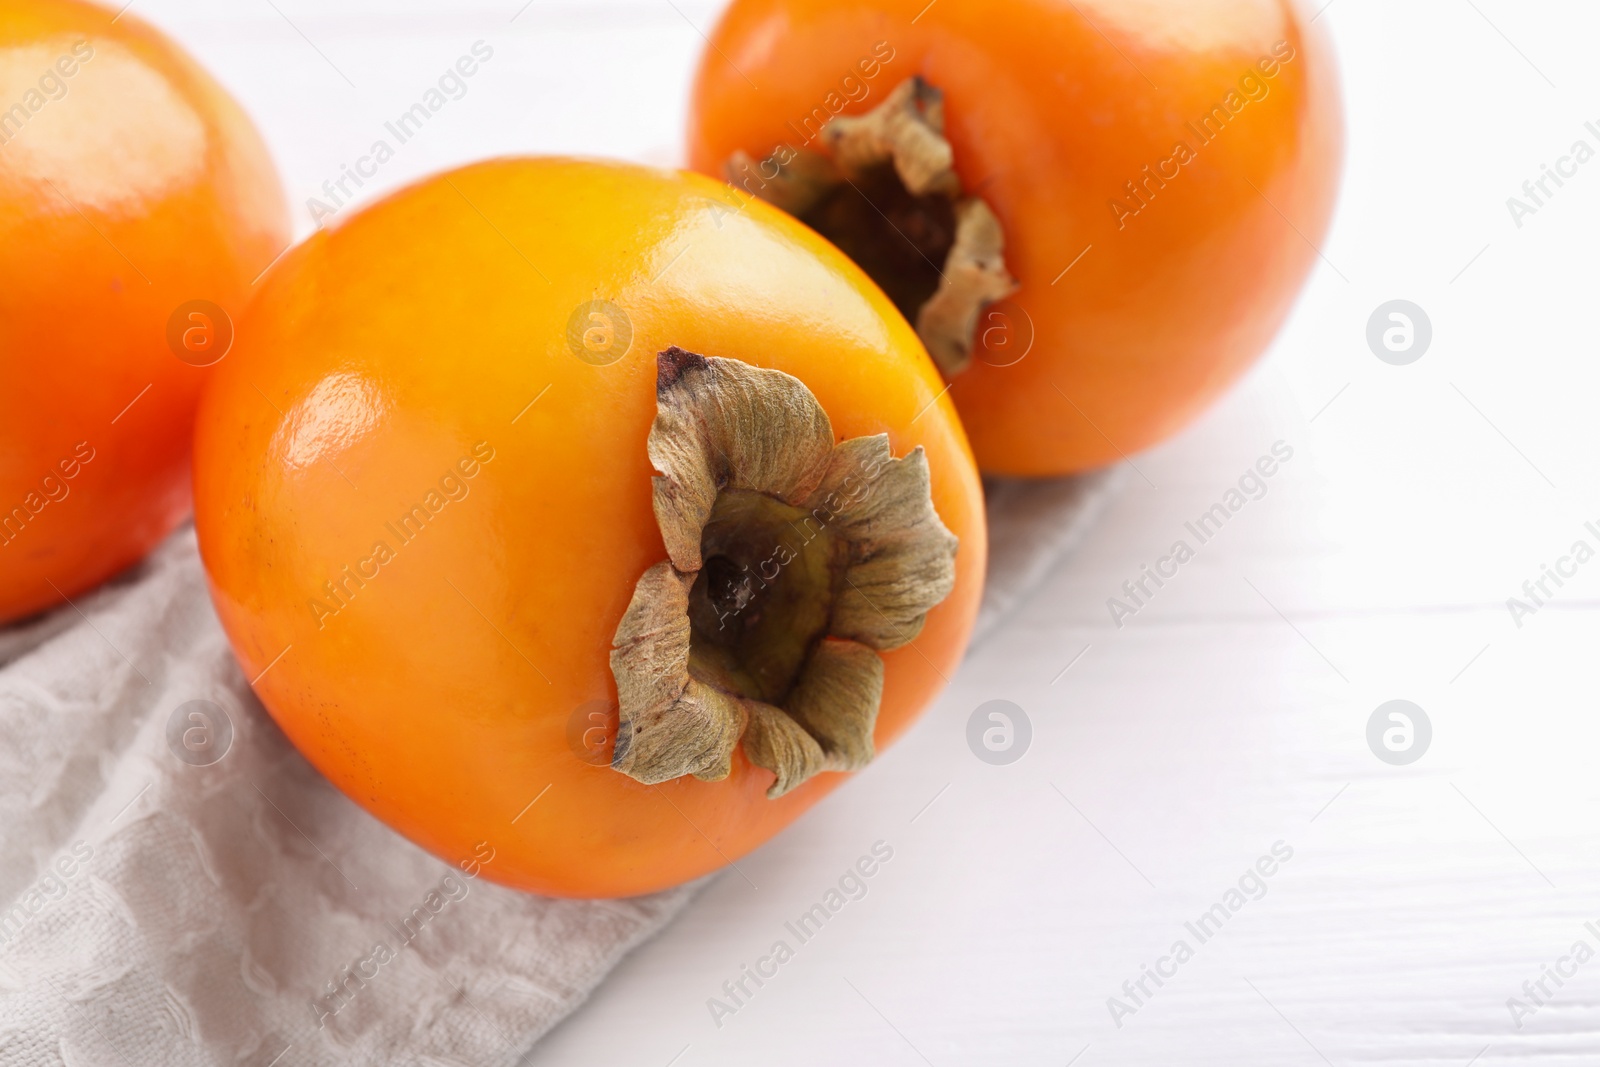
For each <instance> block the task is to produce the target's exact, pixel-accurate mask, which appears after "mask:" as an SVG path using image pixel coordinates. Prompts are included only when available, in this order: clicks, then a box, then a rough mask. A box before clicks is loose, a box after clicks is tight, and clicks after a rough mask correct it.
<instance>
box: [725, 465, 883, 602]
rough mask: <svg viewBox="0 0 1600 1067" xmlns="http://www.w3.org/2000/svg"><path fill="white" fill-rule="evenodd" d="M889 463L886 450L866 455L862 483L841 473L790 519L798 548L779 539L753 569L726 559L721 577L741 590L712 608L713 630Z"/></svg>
mask: <svg viewBox="0 0 1600 1067" xmlns="http://www.w3.org/2000/svg"><path fill="white" fill-rule="evenodd" d="M890 462H891V460H890V457H889V456H888V454H887V453H885V454H882V455H879V454H876V453H874V454H872V455H869V456H868V457H867V458H865V459H864V460H863V461H862V462H861V464H860V474H861V477H862V479H863V481H862V482H857V481H856V476H855V475H854V474H847V475H845V476H844V477H843V478H841V479H840V480H839V488H838V489H836V490H833V491H832V492H830V493H828V495H827V496H826V497H824V498H823V499H822V500H821V501H819V502H818V503H817V505H816V506H815V507H813V508H812V509H811V510H810V511H808V512H806V513H805V514H804V515H802V516H800V517H799V518H798V519H794V520H791V521H790V522H789V523H788V527H789V530H790V531H791V532H792V533H794V534H795V535H796V539H797V540H798V542H799V544H798V547H796V545H795V543H794V542H793V541H790V540H789V539H788V538H780V539H779V540H778V543H777V544H776V545H775V546H773V549H772V552H771V554H769V555H768V556H767V558H766V559H763V560H761V561H760V562H759V563H757V564H756V566H755V569H754V571H753V572H752V570H751V569H750V567H749V566H748V565H746V564H743V563H736V562H733V561H731V560H729V564H730V567H729V570H728V572H727V573H725V574H723V575H722V580H723V581H724V582H727V583H729V584H730V587H731V586H737V587H738V588H739V589H740V590H741V592H740V594H739V595H738V596H736V597H734V598H733V600H732V603H731V606H729V607H728V608H727V609H726V610H724V608H722V607H720V606H719V607H718V608H717V609H716V612H717V629H718V630H721V629H723V628H725V627H726V626H727V625H728V621H729V620H730V619H737V618H738V616H739V615H741V614H742V613H743V612H744V610H745V608H747V607H749V606H750V604H751V603H752V602H753V601H754V600H755V596H756V594H757V593H758V592H764V591H765V590H766V589H767V587H768V586H769V585H772V584H774V583H776V582H777V580H778V576H779V575H780V574H782V573H783V569H784V568H785V567H787V566H788V565H789V564H791V563H793V562H794V561H795V560H796V559H799V558H800V554H801V553H802V552H804V551H805V549H806V547H807V546H808V545H810V544H811V542H812V541H815V540H816V539H817V537H818V536H819V535H821V534H822V533H823V532H824V531H826V530H827V528H828V526H829V524H831V523H833V522H835V521H836V520H837V519H838V518H839V516H841V515H843V514H844V513H845V512H847V511H849V510H850V509H851V508H853V507H855V506H856V505H857V504H859V503H861V502H862V501H863V500H865V499H866V496H867V489H868V488H869V487H870V486H871V485H872V483H873V482H874V481H876V480H877V478H878V475H879V474H881V473H883V471H884V469H885V468H886V467H888V466H889V463H890ZM723 559H727V557H723Z"/></svg>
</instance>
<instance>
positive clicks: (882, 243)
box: [726, 78, 1017, 378]
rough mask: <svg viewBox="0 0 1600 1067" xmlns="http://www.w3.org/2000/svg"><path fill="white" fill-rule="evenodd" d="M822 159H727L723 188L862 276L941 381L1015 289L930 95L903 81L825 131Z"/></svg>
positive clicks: (995, 230)
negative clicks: (733, 188) (796, 223)
mask: <svg viewBox="0 0 1600 1067" xmlns="http://www.w3.org/2000/svg"><path fill="white" fill-rule="evenodd" d="M822 141H823V143H824V144H825V145H826V146H827V148H828V154H826V155H824V154H822V153H819V152H812V151H810V150H809V149H804V148H802V149H792V148H788V147H784V148H780V149H779V150H778V151H776V152H774V153H773V154H772V155H771V156H769V157H768V158H767V159H766V160H764V161H762V163H761V164H759V165H758V164H757V163H756V162H755V161H754V160H752V159H751V158H750V156H749V155H747V154H746V153H744V152H735V153H734V154H733V155H732V156H731V157H729V159H728V162H727V165H726V171H727V177H728V180H729V181H731V182H733V183H734V184H735V185H738V186H740V187H741V188H744V189H747V190H748V191H749V192H751V193H753V194H755V195H756V196H759V197H761V198H762V199H763V200H766V201H768V202H770V203H772V204H774V205H776V206H777V207H780V208H782V209H783V210H784V211H787V212H788V213H789V214H791V215H793V216H795V217H796V218H798V219H799V220H800V221H802V222H804V223H805V224H806V225H808V226H810V227H811V228H812V229H814V230H816V231H817V232H818V233H820V234H822V235H823V236H824V237H826V238H828V240H830V241H832V242H833V243H834V244H835V245H836V246H837V247H838V248H839V250H840V251H842V252H843V253H844V254H845V255H847V256H849V257H850V258H851V259H853V260H855V261H856V263H857V264H858V265H859V266H860V267H861V269H862V270H864V271H866V272H867V274H868V276H870V277H871V278H872V280H873V281H875V282H877V283H878V285H879V287H881V288H882V289H883V291H884V292H885V293H886V294H887V295H888V297H889V299H890V300H892V301H894V304H895V306H896V307H898V308H899V309H900V311H901V313H902V314H903V315H905V317H906V318H907V319H908V320H910V321H911V322H912V323H913V324H914V325H915V326H916V328H917V334H918V336H920V337H921V338H922V343H923V344H924V345H926V346H927V348H928V353H929V354H930V355H931V356H933V359H934V362H935V363H937V364H938V365H939V369H940V370H942V371H943V372H944V374H945V376H946V377H947V378H948V377H953V376H955V375H956V374H959V373H960V372H961V371H963V370H965V369H966V367H967V365H968V364H969V363H970V362H971V361H972V346H973V338H974V334H975V333H976V331H977V324H978V315H979V313H980V312H982V311H983V309H984V307H985V306H986V305H988V304H991V303H993V302H994V301H996V300H1001V299H1003V298H1005V297H1007V296H1009V295H1011V294H1012V293H1014V292H1016V289H1017V283H1016V280H1015V279H1013V278H1012V277H1011V274H1010V273H1009V272H1008V271H1007V270H1006V264H1005V234H1004V233H1003V232H1002V231H1001V228H1000V220H999V219H997V218H996V217H995V214H994V212H993V211H992V210H991V209H990V208H989V205H988V204H986V203H984V201H983V200H981V199H980V198H978V197H976V196H969V195H966V194H965V193H963V191H962V188H961V180H960V179H959V178H958V177H956V173H955V170H954V169H953V166H952V164H953V160H954V156H953V154H952V152H951V149H950V142H949V141H946V140H945V138H944V103H943V96H942V94H941V93H940V92H939V90H938V89H936V88H934V87H933V86H931V85H929V84H928V83H927V82H925V81H923V80H922V79H921V78H908V79H907V80H905V81H903V82H901V83H900V84H899V85H898V86H896V87H895V89H894V91H893V92H891V93H890V94H889V96H888V98H887V99H885V100H884V102H883V103H882V104H880V105H878V107H877V108H876V109H874V110H872V111H869V112H868V113H866V114H865V115H860V116H854V117H852V116H840V117H839V118H836V119H833V120H832V121H831V122H829V123H828V124H827V125H826V126H824V127H823V128H822Z"/></svg>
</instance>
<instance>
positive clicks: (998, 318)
mask: <svg viewBox="0 0 1600 1067" xmlns="http://www.w3.org/2000/svg"><path fill="white" fill-rule="evenodd" d="M1031 351H1033V317H1032V316H1030V315H1029V314H1028V311H1027V309H1026V308H1024V307H1023V306H1022V305H1021V304H1015V303H1012V302H1011V301H1010V300H1000V301H996V302H995V303H993V304H990V305H989V306H988V307H986V308H984V309H983V310H982V311H981V312H979V313H978V324H977V326H976V327H974V329H973V336H972V354H973V355H974V356H976V357H977V358H978V359H980V360H982V361H983V362H985V363H987V364H989V366H991V367H1012V366H1015V365H1016V364H1018V363H1021V362H1022V360H1023V358H1024V357H1025V356H1027V354H1028V353H1029V352H1031Z"/></svg>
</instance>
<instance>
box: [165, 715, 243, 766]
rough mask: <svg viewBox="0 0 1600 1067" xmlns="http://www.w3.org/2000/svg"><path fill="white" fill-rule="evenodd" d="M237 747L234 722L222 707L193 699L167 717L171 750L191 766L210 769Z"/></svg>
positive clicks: (168, 741)
mask: <svg viewBox="0 0 1600 1067" xmlns="http://www.w3.org/2000/svg"><path fill="white" fill-rule="evenodd" d="M232 747H233V720H232V719H230V718H228V713H227V712H226V711H224V710H222V706H221V705H219V704H215V703H213V702H211V701H209V700H190V701H186V702H185V703H182V704H179V705H178V706H177V707H176V708H173V709H172V714H171V715H170V716H168V717H167V748H169V749H171V750H172V754H173V755H174V756H177V757H178V758H179V759H180V760H182V761H183V762H184V763H187V764H189V765H190V766H191V767H209V766H211V765H212V764H213V763H215V762H217V761H218V760H220V759H221V758H222V757H223V756H226V755H227V754H228V749H230V748H232Z"/></svg>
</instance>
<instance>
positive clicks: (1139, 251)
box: [689, 0, 1343, 475]
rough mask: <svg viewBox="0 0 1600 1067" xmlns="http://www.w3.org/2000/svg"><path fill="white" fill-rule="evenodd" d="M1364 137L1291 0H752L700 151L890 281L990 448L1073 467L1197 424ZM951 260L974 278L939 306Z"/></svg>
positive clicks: (1310, 246) (718, 56) (1275, 322)
mask: <svg viewBox="0 0 1600 1067" xmlns="http://www.w3.org/2000/svg"><path fill="white" fill-rule="evenodd" d="M900 87H906V93H907V95H905V96H903V97H896V96H895V92H896V90H897V88H900ZM886 102H887V104H888V107H887V109H885V104H886ZM865 115H875V116H876V117H875V118H874V119H873V121H872V123H870V124H865V125H864V124H863V122H862V120H861V119H860V117H861V116H865ZM838 116H850V117H853V118H847V119H846V120H845V121H844V122H843V123H841V122H840V121H839V119H838ZM830 130H831V132H830ZM908 130H909V131H910V132H909V133H908V132H907V131H908ZM929 134H940V135H942V137H941V138H940V139H939V140H938V142H937V143H934V142H932V141H930V139H929V136H928V135H929ZM897 138H898V146H897V147H896V143H895V142H896V140H897ZM1342 139H1343V127H1342V114H1341V107H1340V102H1339V96H1338V86H1337V75H1336V71H1335V69H1334V63H1333V57H1332V52H1331V47H1330V44H1329V43H1328V41H1327V40H1326V39H1325V36H1324V35H1323V34H1322V32H1321V27H1318V26H1314V25H1312V24H1311V23H1310V22H1309V21H1308V14H1307V12H1306V11H1304V10H1303V9H1301V8H1300V7H1297V6H1296V5H1295V4H1294V3H1293V2H1292V0H1077V2H1067V0H937V2H935V3H929V2H928V0H734V2H733V3H732V5H731V6H730V7H729V8H728V9H727V11H726V13H725V14H724V15H723V17H722V20H721V22H720V23H719V24H718V26H717V27H716V29H715V30H714V31H713V33H712V34H711V37H710V39H709V44H708V47H707V48H706V50H705V53H704V56H703V58H702V60H701V64H700V68H699V72H698V76H697V78H696V81H695V86H694V96H693V103H692V108H691V118H690V130H689V154H690V160H691V165H692V166H693V167H694V168H695V169H697V170H700V171H701V172H703V173H705V174H709V175H715V176H717V177H725V178H727V179H728V180H730V181H733V182H734V183H735V184H737V185H740V186H743V187H744V188H746V189H748V190H749V191H751V192H753V193H756V194H757V195H759V196H762V197H763V198H765V199H769V200H772V201H773V202H775V203H779V204H780V206H786V207H787V208H788V209H790V210H792V211H794V212H795V213H796V214H799V215H800V217H802V218H803V219H805V220H806V221H807V222H808V223H810V224H811V225H813V226H814V227H816V228H817V229H818V230H820V231H821V232H823V233H824V234H825V235H827V236H828V237H829V238H830V239H832V240H834V241H835V242H836V243H838V244H839V245H840V247H841V248H843V249H845V250H846V251H847V252H850V253H851V254H852V255H853V256H855V258H857V259H858V261H860V262H861V263H862V264H863V266H865V267H866V268H867V270H868V273H869V274H872V275H873V277H874V278H875V279H877V280H878V281H879V282H880V283H881V284H883V285H884V288H885V290H886V291H887V292H889V294H890V295H891V297H893V298H894V299H895V301H896V303H897V304H898V305H899V306H900V307H901V309H902V310H903V311H904V312H906V314H907V317H908V318H909V319H911V321H912V322H914V323H917V324H918V330H919V333H921V334H922V336H923V338H924V340H925V341H927V342H928V346H929V349H930V351H931V352H932V354H933V355H934V357H935V359H936V360H937V361H938V362H939V364H940V366H941V368H942V369H944V370H945V372H946V374H947V375H948V376H949V377H950V378H951V383H952V385H951V394H952V396H954V397H955V401H956V408H957V410H959V411H960V413H961V417H962V421H963V423H964V424H965V426H966V429H967V433H968V435H969V436H970V438H971V440H972V445H973V450H974V452H975V453H976V454H977V457H978V461H979V465H980V466H981V467H982V468H983V469H984V470H986V471H992V472H995V473H1002V474H1013V475H1054V474H1064V473H1070V472H1074V471H1079V470H1083V469H1086V468H1090V467H1094V466H1097V465H1101V464H1105V463H1108V462H1113V461H1115V460H1117V459H1118V458H1119V457H1121V456H1125V455H1126V454H1128V453H1131V452H1134V451H1136V450H1138V449H1141V448H1145V447H1147V446H1149V445H1151V444H1154V443H1156V442H1158V441H1160V440H1162V439H1163V438H1165V437H1167V436H1169V435H1171V434H1173V433H1175V432H1176V431H1177V430H1179V429H1180V428H1181V427H1183V426H1184V425H1185V424H1186V423H1187V422H1189V421H1190V420H1191V419H1193V418H1194V417H1195V416H1196V414H1197V413H1198V412H1200V411H1201V410H1203V409H1204V408H1205V407H1206V406H1207V405H1208V404H1209V403H1210V402H1211V401H1212V400H1213V399H1214V398H1215V397H1216V396H1217V395H1218V394H1219V393H1220V392H1221V391H1222V390H1223V389H1225V388H1226V387H1227V386H1228V385H1229V384H1231V383H1232V382H1233V381H1234V380H1235V379H1236V378H1238V377H1239V375H1240V374H1241V373H1243V371H1244V369H1245V368H1246V367H1247V366H1248V365H1249V364H1250V363H1251V362H1252V361H1253V360H1254V359H1255V358H1256V357H1257V355H1258V354H1259V353H1260V352H1261V351H1262V350H1263V349H1264V348H1265V346H1266V345H1267V343H1268V342H1269V341H1270V340H1271V338H1272V336H1273V335H1274V333H1275V332H1276V331H1277V329H1278V327H1279V325H1280V324H1281V323H1282V321H1283V319H1284V317H1285V316H1286V314H1287V313H1288V309H1289V307H1290V304H1291V302H1292V301H1293V299H1294V297H1295V294H1296V292H1297V291H1298V289H1299V288H1300V285H1301V282H1302V280H1303V279H1304V277H1305V275H1306V273H1307V270H1308V269H1309V267H1310V266H1311V264H1312V263H1313V262H1314V261H1315V259H1316V258H1317V255H1318V253H1317V248H1316V246H1317V242H1319V241H1321V240H1322V236H1323V234H1324V233H1325V232H1326V229H1327V225H1328V221H1329V217H1330V214H1331V212H1332V208H1333V202H1334V198H1335V193H1336V190H1337V184H1338V170H1339V165H1340V158H1341V153H1342ZM941 145H943V146H947V147H943V148H941V147H940V146H941ZM941 153H943V154H941ZM830 161H831V164H832V166H829V165H828V164H829V162H830ZM891 163H892V164H893V166H892V167H891V166H890V164H891ZM908 163H909V164H910V166H907V164H908ZM952 167H953V177H951V175H950V170H951V168H952ZM919 168H920V170H919ZM940 168H943V169H942V170H941V169H940ZM891 177H892V178H894V179H898V180H896V181H890V178H891ZM844 179H849V181H850V183H851V185H850V187H846V186H845V185H844V184H843V180H844ZM918 182H921V183H922V184H921V185H917V183H918ZM908 183H909V184H908ZM963 200H980V201H982V202H983V204H984V205H985V206H986V207H987V209H990V211H991V212H992V215H990V216H989V217H988V218H987V219H985V218H979V217H974V218H973V219H971V220H967V219H966V218H965V217H964V216H963V215H962V212H961V209H962V204H963ZM866 202H870V204H871V205H873V206H872V208H871V209H868V207H867V206H866ZM952 203H953V204H954V205H955V209H956V210H955V215H954V217H953V218H952ZM993 220H998V224H999V226H998V230H997V231H995V230H993V228H992V222H993ZM967 222H970V224H971V226H972V228H973V231H974V232H973V236H972V238H971V239H970V242H969V244H970V247H971V248H974V249H977V251H978V254H977V255H976V257H975V258H974V257H969V262H966V263H959V262H957V259H958V258H959V257H956V256H955V253H954V252H953V251H952V249H953V247H954V246H958V245H959V244H960V242H959V240H957V238H958V237H959V232H960V230H961V226H962V225H963V224H964V223H967ZM986 225H987V226H988V228H987V229H986V228H985V227H986ZM947 255H949V256H951V257H952V258H945V257H946V256H947ZM1002 255H1003V261H1004V265H1003V267H1001V266H1000V263H999V260H1000V257H1001V256H1002ZM981 267H989V268H993V269H991V270H990V272H989V274H988V275H987V278H986V280H985V277H984V276H983V275H982V274H981V272H979V271H977V268H981ZM941 268H942V271H943V274H944V275H945V278H946V280H945V281H941V278H940V271H941ZM1006 270H1009V276H1007V274H1006ZM974 278H976V279H978V281H979V282H982V284H976V283H975V282H974ZM951 284H954V285H955V287H956V290H957V292H960V291H961V290H962V289H963V287H966V289H967V291H969V292H972V293H975V296H973V297H972V299H971V300H970V302H969V304H968V305H967V306H966V307H964V308H963V307H955V308H951V307H945V308H942V309H940V310H939V314H937V315H934V316H933V320H934V321H932V322H922V321H919V311H921V310H922V309H924V308H927V309H932V308H933V303H932V300H933V296H931V295H930V294H935V293H941V294H942V292H943V289H942V288H941V287H948V286H950V285H951ZM975 285H976V288H974V286H975ZM1008 292H1009V293H1013V295H1010V296H1009V298H1007V299H1004V300H1001V301H1000V302H998V303H996V302H994V301H995V300H996V298H997V297H1000V296H1004V295H1005V294H1007V293H1008ZM925 301H926V302H927V303H926V304H925V303H924V302H925ZM955 303H956V304H958V305H959V304H960V301H955ZM963 312H964V313H963ZM924 313H926V312H924ZM952 324H954V326H955V327H958V328H955V329H952Z"/></svg>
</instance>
